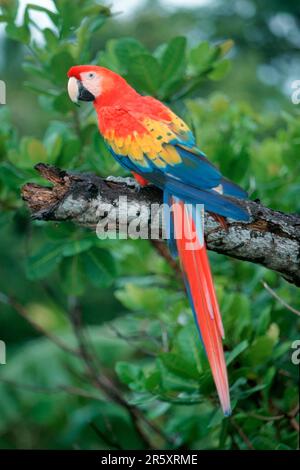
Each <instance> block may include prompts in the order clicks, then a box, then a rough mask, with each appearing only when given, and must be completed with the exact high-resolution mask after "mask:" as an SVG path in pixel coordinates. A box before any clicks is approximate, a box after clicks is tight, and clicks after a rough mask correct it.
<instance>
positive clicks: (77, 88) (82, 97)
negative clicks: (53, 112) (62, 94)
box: [68, 77, 95, 104]
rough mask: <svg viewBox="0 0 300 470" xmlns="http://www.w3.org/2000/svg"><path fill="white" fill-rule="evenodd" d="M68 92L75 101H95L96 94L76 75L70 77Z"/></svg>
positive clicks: (76, 102)
mask: <svg viewBox="0 0 300 470" xmlns="http://www.w3.org/2000/svg"><path fill="white" fill-rule="evenodd" d="M68 94H69V97H70V99H71V101H73V103H75V104H78V101H94V100H95V96H94V95H93V94H92V93H91V92H89V90H87V89H86V88H85V87H84V86H83V84H82V82H81V81H80V80H77V78H75V77H70V78H69V81H68Z"/></svg>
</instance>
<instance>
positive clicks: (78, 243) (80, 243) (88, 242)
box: [62, 238, 93, 256]
mask: <svg viewBox="0 0 300 470" xmlns="http://www.w3.org/2000/svg"><path fill="white" fill-rule="evenodd" d="M92 244H93V240H92V239H91V238H83V239H81V240H68V241H66V242H65V243H64V244H63V248H62V249H63V255H64V256H74V255H78V254H79V253H82V252H83V251H86V250H88V249H89V248H90V247H91V246H92Z"/></svg>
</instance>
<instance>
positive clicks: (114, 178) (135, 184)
mask: <svg viewBox="0 0 300 470" xmlns="http://www.w3.org/2000/svg"><path fill="white" fill-rule="evenodd" d="M106 181H111V182H112V183H123V184H124V183H125V184H127V186H129V187H130V188H134V189H135V190H136V191H139V190H140V189H141V186H140V184H139V183H138V182H137V181H136V180H135V179H134V178H130V176H126V177H124V176H108V177H107V178H106Z"/></svg>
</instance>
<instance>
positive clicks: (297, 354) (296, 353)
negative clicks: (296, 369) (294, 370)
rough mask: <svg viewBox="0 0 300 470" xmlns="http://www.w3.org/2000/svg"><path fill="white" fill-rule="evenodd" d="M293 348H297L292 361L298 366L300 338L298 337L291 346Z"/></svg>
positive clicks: (299, 360) (299, 362)
mask: <svg viewBox="0 0 300 470" xmlns="http://www.w3.org/2000/svg"><path fill="white" fill-rule="evenodd" d="M291 348H292V349H295V351H294V352H293V353H292V357H291V359H292V363H293V364H294V365H295V366H298V365H299V364H300V339H296V340H295V341H294V342H293V343H292V346H291Z"/></svg>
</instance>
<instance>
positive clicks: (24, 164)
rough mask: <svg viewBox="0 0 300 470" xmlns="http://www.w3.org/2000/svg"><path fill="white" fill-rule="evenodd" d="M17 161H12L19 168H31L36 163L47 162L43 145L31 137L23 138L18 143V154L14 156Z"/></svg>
mask: <svg viewBox="0 0 300 470" xmlns="http://www.w3.org/2000/svg"><path fill="white" fill-rule="evenodd" d="M15 157H17V158H18V161H17V162H16V161H13V162H12V163H14V164H16V165H17V166H18V167H20V168H32V167H33V166H34V165H35V164H36V163H39V162H44V163H46V162H47V161H48V158H47V151H46V148H45V147H44V145H43V143H42V142H41V141H40V140H38V139H35V138H33V137H23V138H22V140H21V143H20V154H17V155H15Z"/></svg>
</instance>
